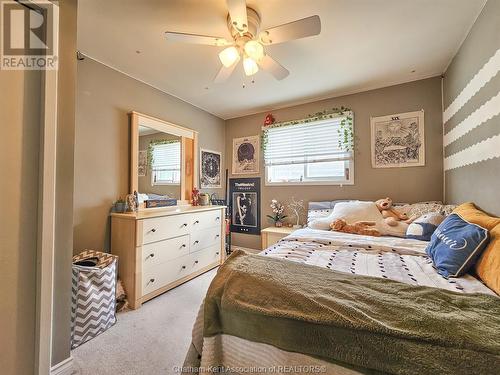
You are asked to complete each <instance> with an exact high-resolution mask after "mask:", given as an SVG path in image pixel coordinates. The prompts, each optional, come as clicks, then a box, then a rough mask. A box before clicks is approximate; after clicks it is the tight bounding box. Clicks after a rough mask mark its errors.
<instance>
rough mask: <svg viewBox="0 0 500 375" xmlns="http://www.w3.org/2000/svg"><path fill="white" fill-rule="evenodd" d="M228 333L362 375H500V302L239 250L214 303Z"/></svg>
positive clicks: (212, 313)
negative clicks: (377, 374)
mask: <svg viewBox="0 0 500 375" xmlns="http://www.w3.org/2000/svg"><path fill="white" fill-rule="evenodd" d="M204 314H205V323H204V336H205V337H210V336H214V335H217V334H229V335H234V336H237V337H240V338H244V339H247V340H251V341H255V342H260V343H266V344H270V345H273V346H275V347H277V348H280V349H283V350H286V351H291V352H299V353H304V354H307V355H310V356H313V357H317V358H321V359H323V360H326V361H330V362H334V363H342V364H344V365H347V366H354V368H357V369H360V368H361V369H364V370H365V371H366V372H369V371H370V370H375V371H381V372H388V373H396V374H429V373H439V374H498V373H499V369H500V298H498V297H495V296H489V295H484V294H459V293H455V292H450V291H446V290H441V289H436V288H428V287H417V286H412V285H407V284H403V283H399V282H396V281H392V280H387V279H380V278H373V277H368V276H357V275H351V274H346V273H341V272H335V271H331V270H327V269H323V268H320V267H315V266H308V265H304V264H297V263H293V262H289V261H283V260H278V259H273V258H269V257H263V256H259V255H249V254H246V253H245V252H242V251H236V252H235V253H234V254H233V255H231V256H230V257H229V258H228V259H227V260H226V262H225V263H224V264H223V265H222V266H221V268H220V269H219V271H218V273H217V276H216V277H215V279H214V280H213V282H212V284H211V286H210V288H209V290H208V293H207V297H206V300H205V309H204Z"/></svg>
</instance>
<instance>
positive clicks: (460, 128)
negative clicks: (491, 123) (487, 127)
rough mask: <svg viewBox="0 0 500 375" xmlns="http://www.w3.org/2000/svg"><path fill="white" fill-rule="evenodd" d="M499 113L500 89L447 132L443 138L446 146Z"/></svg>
mask: <svg viewBox="0 0 500 375" xmlns="http://www.w3.org/2000/svg"><path fill="white" fill-rule="evenodd" d="M499 113H500V91H499V92H498V94H497V95H496V96H494V97H492V98H491V99H490V100H488V101H487V102H486V103H484V104H483V105H482V106H481V107H479V108H478V109H476V110H475V111H474V112H472V113H471V114H470V115H469V116H467V118H465V119H464V120H463V121H462V122H461V123H459V124H458V125H457V126H455V127H454V128H453V129H451V130H450V131H449V132H448V133H446V134H445V135H444V138H443V142H444V146H448V145H449V144H450V143H453V142H455V141H456V140H457V139H459V138H460V137H463V136H464V135H466V134H467V133H468V132H470V131H472V130H473V129H474V128H477V127H478V126H479V125H481V124H483V123H485V122H486V121H488V120H490V119H491V118H493V117H495V116H496V115H498V114H499Z"/></svg>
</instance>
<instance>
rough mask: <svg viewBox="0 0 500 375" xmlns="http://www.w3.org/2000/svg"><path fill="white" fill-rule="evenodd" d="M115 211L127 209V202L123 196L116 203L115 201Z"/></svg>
mask: <svg viewBox="0 0 500 375" xmlns="http://www.w3.org/2000/svg"><path fill="white" fill-rule="evenodd" d="M113 206H114V208H115V212H119V213H123V212H125V210H126V209H127V203H126V202H125V199H123V198H122V197H120V198H118V199H117V200H116V201H115V203H113Z"/></svg>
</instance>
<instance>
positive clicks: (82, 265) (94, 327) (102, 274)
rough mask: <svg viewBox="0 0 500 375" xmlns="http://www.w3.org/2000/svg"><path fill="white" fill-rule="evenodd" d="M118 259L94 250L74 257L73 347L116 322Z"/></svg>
mask: <svg viewBox="0 0 500 375" xmlns="http://www.w3.org/2000/svg"><path fill="white" fill-rule="evenodd" d="M117 261H118V257H117V256H116V255H111V254H106V253H102V252H99V251H94V250H85V251H84V252H82V253H80V254H78V255H75V256H74V257H73V276H72V300H71V348H72V349H74V348H76V347H77V346H79V345H81V344H83V343H85V342H86V341H88V340H90V339H92V338H94V337H96V336H97V335H99V334H101V333H102V332H104V331H105V330H107V329H108V328H109V327H111V326H113V325H114V324H115V323H116V314H115V309H116V270H117Z"/></svg>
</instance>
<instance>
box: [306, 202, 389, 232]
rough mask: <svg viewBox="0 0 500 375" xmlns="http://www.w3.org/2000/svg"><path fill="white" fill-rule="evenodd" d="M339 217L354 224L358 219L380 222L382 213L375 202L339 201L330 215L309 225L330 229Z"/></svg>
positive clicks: (315, 227) (314, 227)
mask: <svg viewBox="0 0 500 375" xmlns="http://www.w3.org/2000/svg"><path fill="white" fill-rule="evenodd" d="M337 219H344V220H345V221H346V222H347V223H348V224H353V223H355V222H356V221H375V222H379V221H380V220H381V219H382V214H381V213H380V211H379V210H378V208H377V206H376V205H375V203H374V202H364V201H350V202H339V203H337V204H336V205H335V207H333V211H332V213H331V214H330V215H328V216H326V217H324V218H320V219H316V220H314V221H312V222H311V223H310V224H309V227H311V228H313V229H322V230H330V224H331V223H332V222H333V221H335V220H337Z"/></svg>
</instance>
